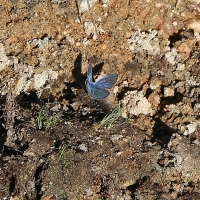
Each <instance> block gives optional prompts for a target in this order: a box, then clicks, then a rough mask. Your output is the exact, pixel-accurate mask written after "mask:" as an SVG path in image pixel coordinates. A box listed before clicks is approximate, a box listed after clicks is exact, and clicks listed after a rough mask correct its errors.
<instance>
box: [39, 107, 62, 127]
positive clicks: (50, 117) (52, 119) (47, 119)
mask: <svg viewBox="0 0 200 200" xmlns="http://www.w3.org/2000/svg"><path fill="white" fill-rule="evenodd" d="M61 116H62V114H61V112H57V113H53V114H50V113H49V112H46V111H45V110H41V111H40V112H39V114H38V116H37V118H36V124H37V128H38V129H39V130H40V129H42V128H45V129H48V128H49V127H51V126H52V125H55V124H57V122H59V120H60V118H61Z"/></svg>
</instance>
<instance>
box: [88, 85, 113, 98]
mask: <svg viewBox="0 0 200 200" xmlns="http://www.w3.org/2000/svg"><path fill="white" fill-rule="evenodd" d="M88 93H89V92H88ZM109 94H110V92H109V91H108V90H105V89H102V88H96V87H95V88H93V89H92V90H91V93H89V95H90V96H91V97H93V98H95V99H103V98H106V97H107V96H108V95H109Z"/></svg>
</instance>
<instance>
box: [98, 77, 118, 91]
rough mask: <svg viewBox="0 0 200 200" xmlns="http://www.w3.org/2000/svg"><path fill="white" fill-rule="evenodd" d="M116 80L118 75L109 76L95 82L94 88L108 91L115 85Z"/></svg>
mask: <svg viewBox="0 0 200 200" xmlns="http://www.w3.org/2000/svg"><path fill="white" fill-rule="evenodd" d="M117 79H118V74H110V75H108V76H106V77H104V78H102V79H100V80H98V81H97V82H95V87H97V88H105V89H110V88H112V87H113V85H114V84H115V83H116V81H117Z"/></svg>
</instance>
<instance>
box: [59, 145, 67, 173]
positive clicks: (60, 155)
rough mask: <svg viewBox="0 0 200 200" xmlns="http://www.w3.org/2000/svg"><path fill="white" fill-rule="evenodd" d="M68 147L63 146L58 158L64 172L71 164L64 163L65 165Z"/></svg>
mask: <svg viewBox="0 0 200 200" xmlns="http://www.w3.org/2000/svg"><path fill="white" fill-rule="evenodd" d="M67 147H68V146H67V145H65V146H63V147H62V148H61V149H60V151H59V157H58V161H59V162H61V165H62V170H64V169H65V168H66V167H68V165H69V164H70V162H64V163H63V161H62V160H63V159H64V157H65V155H66V154H67Z"/></svg>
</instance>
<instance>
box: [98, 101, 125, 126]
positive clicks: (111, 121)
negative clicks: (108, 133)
mask: <svg viewBox="0 0 200 200" xmlns="http://www.w3.org/2000/svg"><path fill="white" fill-rule="evenodd" d="M122 112H123V108H122V107H121V106H120V104H119V105H118V106H117V107H116V108H115V109H113V110H112V111H111V113H109V114H107V115H106V116H105V117H104V118H103V119H102V120H101V122H100V126H106V127H107V128H108V129H111V128H113V127H114V126H120V125H122V124H124V123H127V122H128V118H127V119H125V121H124V122H122V123H121V124H118V125H117V124H116V123H115V122H116V121H117V120H118V119H119V118H120V116H121V115H122Z"/></svg>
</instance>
